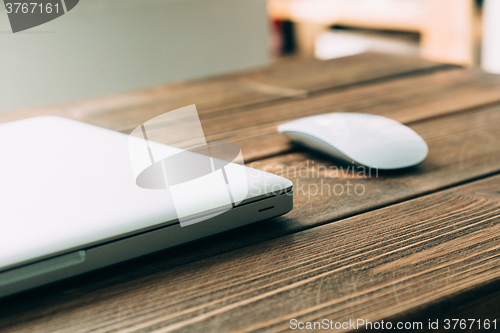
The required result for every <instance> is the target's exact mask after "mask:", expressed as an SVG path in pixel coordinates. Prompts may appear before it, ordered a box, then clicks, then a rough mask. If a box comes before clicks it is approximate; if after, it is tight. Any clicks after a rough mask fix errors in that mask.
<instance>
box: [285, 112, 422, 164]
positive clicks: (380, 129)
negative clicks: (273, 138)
mask: <svg viewBox="0 0 500 333" xmlns="http://www.w3.org/2000/svg"><path fill="white" fill-rule="evenodd" d="M278 131H279V132H280V133H282V134H284V135H286V136H288V137H289V138H290V139H292V140H293V141H296V142H299V143H301V144H302V145H304V146H306V147H309V148H312V149H315V150H319V151H321V152H323V153H325V154H328V155H331V156H333V157H336V158H340V159H343V160H345V161H346V162H349V163H355V164H360V165H363V166H367V167H372V168H379V169H387V170H391V169H401V168H406V167H410V166H414V165H417V164H419V163H421V162H422V161H423V160H424V159H425V157H426V156H427V152H428V148H427V144H426V143H425V141H424V140H423V139H422V138H421V137H420V136H419V135H418V134H417V133H415V132H414V131H413V130H412V129H410V128H409V127H407V126H405V125H402V124H400V123H398V122H397V121H395V120H392V119H388V118H385V117H382V116H377V115H369V114H359V113H331V114H323V115H317V116H312V117H307V118H302V119H298V120H294V121H291V122H289V123H286V124H282V125H280V126H278Z"/></svg>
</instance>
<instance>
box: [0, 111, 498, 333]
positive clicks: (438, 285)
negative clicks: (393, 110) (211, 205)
mask: <svg viewBox="0 0 500 333" xmlns="http://www.w3.org/2000/svg"><path fill="white" fill-rule="evenodd" d="M499 125H500V107H488V108H485V109H482V110H476V111H471V112H466V113H457V114H452V115H448V116H445V117H440V118H434V119H431V120H426V121H421V122H418V123H414V124H413V125H412V128H413V129H414V130H416V131H417V132H419V133H420V134H421V135H422V136H423V137H424V139H425V140H426V141H427V143H428V145H429V148H430V153H429V156H428V159H427V160H426V161H425V162H424V163H423V164H422V165H421V166H419V167H416V168H413V169H410V170H406V171H401V172H392V173H384V174H379V177H378V178H377V177H371V178H360V177H356V176H352V175H351V174H346V175H343V174H342V173H338V174H325V173H321V172H320V173H319V174H318V173H317V171H315V170H314V169H312V167H311V165H310V166H309V168H308V169H307V174H306V176H304V177H301V178H299V176H300V174H299V171H300V169H298V168H299V167H300V166H302V165H303V163H304V161H305V160H307V159H309V160H314V161H315V163H316V164H315V166H316V168H317V167H318V166H321V165H324V166H338V165H335V164H334V163H332V162H331V161H327V160H325V159H324V158H322V157H320V156H314V155H307V154H303V153H293V154H288V155H285V156H281V157H274V158H270V159H267V160H264V161H260V162H261V164H260V165H259V167H260V168H266V167H272V168H274V169H270V171H272V170H274V171H279V168H280V167H281V166H295V167H296V168H297V170H296V172H293V173H290V174H289V175H288V176H289V178H290V179H292V180H293V181H294V183H295V186H296V188H295V208H294V210H293V211H292V212H291V213H289V214H287V215H285V216H284V217H281V218H278V219H274V220H272V221H263V222H259V223H256V224H254V225H251V226H248V227H245V228H240V229H237V230H233V231H230V232H228V233H225V234H222V235H218V236H216V237H214V238H212V239H208V240H204V241H201V242H197V243H195V244H189V245H186V246H183V247H180V248H178V249H174V250H170V251H165V252H162V253H159V254H156V255H154V256H150V257H148V258H143V259H139V260H135V261H132V262H130V263H126V264H122V265H118V266H115V267H111V268H108V269H105V270H101V271H98V272H94V273H91V274H87V275H85V276H82V277H79V278H76V279H72V280H69V281H66V282H63V283H59V284H56V285H53V286H48V287H45V288H40V289H37V290H36V291H33V292H28V293H25V294H22V295H18V296H14V297H11V298H9V299H7V300H0V308H2V311H0V329H1V328H5V329H9V330H12V331H16V330H19V331H22V330H23V329H24V330H26V328H28V327H30V328H31V329H33V330H57V329H60V330H65V329H68V327H71V326H73V327H83V328H84V329H85V330H90V329H95V330H96V331H98V332H99V331H106V330H108V329H112V328H125V327H128V326H130V327H135V328H137V329H139V328H140V327H139V326H140V325H142V323H144V325H145V326H144V328H145V329H146V328H147V329H152V328H155V327H163V326H167V325H171V324H172V325H173V324H174V323H177V322H183V321H186V320H194V321H193V322H192V324H189V325H193V326H189V328H190V329H191V328H192V329H199V328H200V327H201V326H198V325H203V326H205V327H206V328H207V330H208V329H212V330H217V329H220V330H221V329H222V328H224V327H236V326H231V325H243V326H245V327H246V326H247V325H248V326H251V325H253V323H252V322H261V320H260V319H262V321H269V322H266V325H274V326H276V327H277V328H284V326H283V325H285V324H284V321H286V320H288V318H286V319H284V318H285V317H286V316H288V315H289V314H290V313H294V311H295V312H297V311H305V312H304V314H303V315H301V316H302V318H313V317H314V316H315V315H321V316H327V318H329V319H335V318H346V317H349V316H350V317H352V318H354V317H355V315H360V314H363V316H364V317H365V318H383V317H386V316H389V315H396V314H398V313H400V312H401V311H407V310H410V309H413V308H414V307H415V306H416V304H417V305H418V304H427V303H428V302H430V300H432V299H434V300H436V301H437V300H439V299H440V298H442V297H448V296H450V295H452V294H454V293H458V292H461V291H463V290H465V289H467V288H472V287H473V286H476V285H477V284H478V283H482V282H481V281H483V282H485V283H486V282H488V281H489V280H488V279H493V278H495V279H496V278H497V276H496V275H491V274H493V273H491V272H492V269H493V268H494V267H490V266H488V265H489V261H488V260H490V261H491V260H496V259H495V258H496V257H495V256H494V255H491V254H490V253H489V252H488V251H490V250H491V251H493V250H495V248H494V247H493V246H497V245H498V239H499V238H498V234H497V233H498V232H500V227H499V224H497V222H498V221H497V220H495V219H494V218H493V217H494V216H497V215H498V209H497V208H498V190H497V188H498V181H499V180H498V178H495V179H494V181H493V180H491V179H488V180H487V181H484V182H482V183H480V184H481V185H478V187H473V189H474V190H473V191H472V192H470V193H469V192H467V191H465V190H463V189H462V188H460V189H452V190H449V191H447V192H446V194H445V195H443V194H442V193H440V192H439V193H437V194H435V195H432V196H429V197H423V198H420V199H417V200H414V201H411V202H410V203H409V202H406V203H402V204H398V205H395V206H389V205H394V204H396V203H398V202H401V201H405V200H408V199H410V198H414V197H418V196H421V195H423V194H426V193H430V192H434V191H438V190H441V189H443V188H447V187H450V186H454V185H457V184H460V183H463V182H467V181H470V180H473V179H477V178H480V177H484V176H487V175H490V174H495V173H498V172H499V171H500V146H499V145H498V144H497V143H498V142H499V140H500V132H499V131H498V128H499ZM310 163H311V162H310ZM316 170H317V169H316ZM347 181H350V182H351V183H352V184H354V185H357V184H361V185H363V186H365V193H364V194H363V195H362V196H356V195H353V196H348V195H326V193H324V194H323V195H321V194H318V195H315V196H311V197H310V198H309V197H308V195H307V193H304V192H303V191H301V190H300V185H301V184H305V186H306V188H307V186H308V185H310V184H316V185H320V184H321V182H323V183H324V184H328V185H330V187H331V188H333V187H334V186H335V185H337V184H341V185H344V186H345V185H346V184H347ZM298 182H300V183H298ZM302 182H303V183H302ZM490 184H492V185H493V186H490ZM474 186H476V185H474ZM464 188H465V187H464ZM429 198H430V199H429ZM474 200H475V201H474ZM491 200H496V201H494V202H493V201H491ZM492 202H493V203H494V204H495V205H497V206H495V207H497V208H495V207H493V206H491V205H490V204H492ZM407 205H409V206H407ZM384 206H389V207H387V208H383V209H380V210H377V211H374V212H372V213H368V214H364V215H360V216H357V217H353V218H351V219H349V220H342V221H340V222H337V223H328V224H326V225H325V226H324V227H318V226H320V225H322V224H325V223H327V222H332V221H337V220H339V219H342V218H345V217H348V216H351V215H353V214H359V213H362V212H365V211H369V210H373V209H376V208H380V207H384ZM474 207H476V209H473V208H474ZM495 209H496V210H495ZM481 214H493V215H492V218H491V219H489V217H484V216H483V217H481V216H479V215H481ZM495 214H496V215H495ZM478 216H479V217H480V218H479V219H478V220H477V221H476V220H475V219H477V217H478ZM485 216H486V215H485ZM488 216H489V215H488ZM388 217H390V218H388ZM460 217H462V218H460ZM471 221H474V222H471ZM469 224H470V226H469ZM313 227H316V228H313ZM311 228H312V229H311ZM322 228H326V229H322ZM467 228H469V229H470V230H472V231H470V230H469V229H467ZM305 229H310V230H308V231H306V232H305V233H302V234H300V235H299V234H298V232H300V231H301V230H305ZM322 230H328V232H324V231H322ZM287 234H291V235H290V236H287V237H284V238H279V239H277V240H276V241H271V242H268V243H263V242H264V241H266V240H272V239H276V238H278V237H280V236H283V235H287ZM301 235H306V236H301ZM391 237H394V239H395V240H396V241H395V243H391V239H393V238H391ZM444 241H446V242H444ZM370 242H371V243H370ZM442 242H444V243H442ZM495 242H496V243H495ZM257 243H258V245H255V246H253V247H252V248H245V249H242V250H238V251H236V252H231V253H228V254H224V255H221V256H217V257H213V258H210V259H207V260H205V261H199V262H196V260H199V259H202V258H208V257H210V256H213V255H214V254H218V253H225V252H228V251H230V250H235V249H238V248H242V247H244V246H248V245H252V244H257ZM391 244H392V245H391ZM464 244H469V245H470V246H468V247H467V246H464ZM495 244H496V245H495ZM460 246H464V247H462V248H461V247H460ZM453 247H455V248H456V251H454V252H453V251H450V252H447V251H449V249H450V248H453ZM250 249H251V251H250ZM311 251H317V253H316V254H313V253H312V252H311ZM329 251H332V252H329ZM496 251H498V249H497V250H496ZM446 253H449V257H446V256H445V255H444V254H446ZM497 253H498V252H497ZM372 255H373V257H372ZM384 256H385V257H384ZM461 256H466V259H464V260H465V261H463V262H461V261H460V260H459V258H461ZM321 257H324V258H325V260H327V261H325V262H323V261H322V259H321ZM308 258H309V259H308ZM370 258H373V261H370V260H372V259H370ZM383 258H387V260H388V261H384V260H385V259H383ZM405 258H406V259H405ZM440 258H441V259H440ZM445 258H449V262H443V261H442V260H444V259H445ZM464 258H465V257H464ZM471 258H476V259H475V260H472V259H471ZM486 258H488V260H486ZM302 259H303V260H304V261H301V260H302ZM485 260H486V261H485ZM293 262H296V264H295V265H293ZM358 262H359V265H358ZM186 263H192V264H191V265H186V266H183V267H177V268H175V266H178V265H182V264H186ZM476 264H477V266H474V265H476ZM306 265H308V266H306ZM332 265H333V266H332ZM335 265H337V266H335ZM363 265H364V266H363ZM384 265H385V266H384ZM439 265H443V266H442V267H441V266H439ZM344 266H345V267H344ZM172 267H173V268H172ZM231 267H232V268H231ZM287 267H290V268H287ZM495 267H496V266H495ZM433 269H434V270H433ZM450 270H451V272H452V273H450V274H451V275H447V274H448V272H450ZM464 270H465V271H464ZM292 271H293V272H295V273H290V272H292ZM330 271H331V272H330ZM392 272H395V273H392ZM460 272H462V273H460ZM464 272H465V273H464ZM494 272H498V269H497V270H496V271H494ZM424 273H425V274H424ZM412 274H413V275H412ZM433 274H436V275H433ZM495 274H498V273H495ZM287 276H288V277H287ZM358 276H359V277H360V279H361V278H363V279H362V280H359V281H358V280H356V279H357V277H358ZM433 276H435V279H434V278H433ZM443 276H445V278H446V279H448V280H450V279H451V281H452V282H453V283H452V284H449V285H443V283H444V281H445V280H446V279H444V280H443V279H442V277H443ZM323 277H324V278H323ZM365 277H369V278H366V279H365ZM453 278H456V280H453ZM200 279H201V280H200ZM321 279H323V282H321ZM325 279H326V281H328V282H325ZM203 280H205V282H198V281H203ZM301 281H302V282H304V281H305V282H304V283H303V284H302V282H301ZM335 281H336V282H335ZM361 282H362V283H361ZM372 282H373V283H375V284H373V285H372V284H370V283H372ZM294 283H296V286H297V287H296V288H292V289H286V288H288V287H287V286H290V285H293V284H294ZM336 286H338V288H337V287H336ZM429 286H431V287H432V288H431V290H432V295H428V294H426V293H427V292H426V291H425V288H429ZM283 288H285V289H283ZM324 288H326V289H324ZM318 290H320V292H318ZM266 293H268V294H266ZM269 293H270V294H269ZM415 294H418V295H420V294H421V297H414V296H415ZM262 295H263V296H262ZM318 295H319V296H318ZM396 296H397V297H398V298H397V299H396ZM259 297H263V298H259ZM433 297H434V298H433ZM302 298H304V301H303V302H302V301H300V299H302ZM398 300H399V301H400V303H398ZM410 300H411V301H410ZM336 301H338V303H335V302H336ZM211 302H212V303H211ZM366 302H368V303H366ZM391 302H392V303H391ZM418 302H421V303H418ZM364 304H369V306H368V305H366V306H365V305H364ZM315 305H318V308H317V310H314V311H316V312H311V311H312V310H311V309H312V307H313V306H315ZM233 306H234V308H233ZM294 306H295V307H296V308H295V309H292V308H291V307H294ZM270 307H272V308H273V311H267V310H266V311H264V312H265V313H262V311H263V309H269V308H270ZM221 309H222V310H224V311H222V310H221ZM183 311H184V312H183ZM212 311H221V312H220V313H219V312H217V316H216V317H211V316H207V317H206V318H205V319H203V318H204V317H199V316H202V314H207V313H212ZM365 314H366V315H365ZM296 315H297V316H298V315H299V313H298V312H297V314H296ZM269 316H272V317H269ZM280 316H283V318H281V317H280ZM278 317H280V319H279V320H281V321H278V322H276V323H274V322H271V321H272V320H273V319H274V318H278ZM330 317H331V318H330ZM200 318H201V319H203V320H202V321H200V322H198V321H197V320H198V319H200ZM214 318H215V319H214ZM231 318H232V319H231ZM256 318H258V319H259V320H256ZM249 320H250V321H249ZM374 320H375V319H374ZM217 323H219V324H220V325H221V326H217V325H218V324H217ZM137 325H139V326H137ZM227 325H229V326H227ZM186 327H187V326H186ZM181 328H185V327H184V326H182V327H181ZM254 328H258V327H254Z"/></svg>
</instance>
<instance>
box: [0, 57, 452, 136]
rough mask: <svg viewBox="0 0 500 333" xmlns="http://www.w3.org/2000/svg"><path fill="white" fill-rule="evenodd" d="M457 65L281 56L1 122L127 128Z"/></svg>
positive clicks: (15, 114) (21, 113)
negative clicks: (48, 118)
mask: <svg viewBox="0 0 500 333" xmlns="http://www.w3.org/2000/svg"><path fill="white" fill-rule="evenodd" d="M450 68H454V66H450V65H442V64H437V63H432V62H428V61H424V60H421V59H418V58H414V57H400V56H394V55H384V54H377V53H366V54H360V55H356V56H352V57H344V58H340V59H335V60H329V61H317V60H309V61H305V60H297V59H290V60H283V61H279V62H277V63H275V64H273V66H270V67H267V68H264V69H260V70H254V71H249V72H245V73H239V74H232V75H227V76H223V77H215V78H208V79H204V80H199V81H192V82H181V83H177V84H170V85H164V86H155V87H152V88H149V89H144V90H139V91H133V92H126V93H123V94H117V95H112V96H106V97H102V98H95V99H90V100H83V101H76V102H72V103H66V104H61V105H54V106H50V107H44V108H34V109H24V110H16V111H15V112H10V113H5V114H2V115H0V122H7V121H13V120H17V119H23V118H27V117H34V116H39V115H59V116H64V117H67V118H72V119H76V120H80V121H83V122H87V123H90V124H94V125H98V126H101V127H105V128H109V129H114V130H126V129H132V128H135V127H136V126H138V125H140V124H141V123H142V122H144V121H146V120H149V119H150V118H152V117H155V116H157V115H160V114H163V113H165V112H167V111H171V110H174V109H177V108H179V107H183V106H187V105H191V104H196V105H197V107H198V111H199V113H200V115H206V114H210V113H213V112H217V111H220V110H227V111H228V112H231V110H234V109H235V108H238V107H243V106H248V105H255V104H262V103H269V102H272V101H280V100H285V99H297V98H303V97H304V96H307V95H308V94H311V93H316V92H320V91H324V90H331V89H342V88H346V87H350V86H354V85H362V84H370V83H373V82H377V81H383V80H390V79H395V78H400V77H404V76H408V75H416V74H422V73H428V72H431V71H435V70H446V69H450Z"/></svg>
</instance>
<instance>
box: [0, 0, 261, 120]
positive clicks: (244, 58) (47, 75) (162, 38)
mask: <svg viewBox="0 0 500 333" xmlns="http://www.w3.org/2000/svg"><path fill="white" fill-rule="evenodd" d="M265 4H266V3H265V0H141V1H138V0H81V1H80V3H79V4H78V5H77V6H76V7H75V8H74V9H73V10H71V11H70V12H68V13H67V14H65V15H63V16H61V17H60V18H58V19H55V20H54V21H51V22H48V23H46V24H43V25H41V26H38V27H35V28H32V29H30V30H26V31H24V32H19V33H16V34H13V33H12V32H11V30H10V25H9V22H8V18H7V14H6V12H5V8H4V6H3V5H2V6H0V7H1V9H0V112H2V111H6V110H12V109H17V108H24V107H31V106H40V105H46V104H54V103H60V102H64V101H70V100H74V99H81V98H87V97H92V96H99V95H104V94H109V93H114V92H119V91H124V90H129V89H137V88H143V87H147V86H151V85H156V84H161V83H166V82H172V81H177V80H184V79H191V78H198V77H203V76H208V75H214V74H218V73H223V72H229V71H236V70H241V69H246V68H252V67H258V66H263V65H265V64H267V63H268V61H269V53H268V23H267V16H266V8H265Z"/></svg>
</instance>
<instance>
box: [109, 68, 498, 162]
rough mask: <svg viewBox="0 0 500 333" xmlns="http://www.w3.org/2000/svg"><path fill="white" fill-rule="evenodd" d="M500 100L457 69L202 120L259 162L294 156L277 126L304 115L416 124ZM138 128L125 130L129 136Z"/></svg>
mask: <svg viewBox="0 0 500 333" xmlns="http://www.w3.org/2000/svg"><path fill="white" fill-rule="evenodd" d="M496 102H500V77H498V76H495V75H488V74H485V73H482V72H480V71H477V70H458V69H457V70H448V71H439V72H435V73H431V74H428V75H423V76H410V77H405V78H400V79H398V80H391V81H388V82H378V83H374V84H370V85H366V86H362V87H351V88H346V89H342V90H334V91H326V92H323V93H318V94H312V95H311V96H309V97H307V98H301V99H287V100H280V101H275V102H273V103H267V104H264V105H263V104H258V105H246V106H242V107H238V108H234V109H231V110H219V111H217V112H215V111H214V112H212V113H208V114H207V113H202V112H200V113H201V115H200V119H201V122H202V125H203V129H204V132H205V136H206V138H207V140H208V141H228V142H232V143H236V144H238V145H239V146H240V147H241V149H242V152H243V156H244V159H245V161H255V160H259V159H262V158H265V157H269V156H274V155H278V154H283V153H286V152H290V151H291V150H292V149H293V146H292V145H291V144H290V142H289V140H288V139H287V138H285V137H284V136H282V135H280V134H279V133H277V131H276V127H277V126H278V125H279V124H282V123H284V122H287V121H290V120H293V119H297V118H300V117H305V116H312V115H317V114H322V113H328V112H362V113H371V114H379V115H383V116H386V117H389V118H392V119H395V120H397V121H399V122H402V123H405V124H411V123H413V122H416V121H419V120H422V119H427V118H430V117H436V116H442V115H445V114H449V113H454V112H462V111H464V110H468V109H471V108H477V107H479V106H483V105H488V104H494V103H496ZM103 118H105V117H104V116H103ZM128 118H130V117H129V116H127V119H128ZM136 125H139V123H137V124H136ZM134 126H135V125H134ZM132 129H133V128H129V129H124V130H122V131H123V132H125V133H129V132H130V131H131V130H132ZM164 131H165V129H164V128H162V127H158V128H157V130H156V131H155V137H156V138H158V137H161V133H162V132H164Z"/></svg>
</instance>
